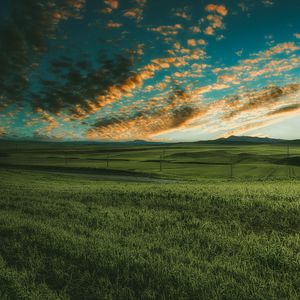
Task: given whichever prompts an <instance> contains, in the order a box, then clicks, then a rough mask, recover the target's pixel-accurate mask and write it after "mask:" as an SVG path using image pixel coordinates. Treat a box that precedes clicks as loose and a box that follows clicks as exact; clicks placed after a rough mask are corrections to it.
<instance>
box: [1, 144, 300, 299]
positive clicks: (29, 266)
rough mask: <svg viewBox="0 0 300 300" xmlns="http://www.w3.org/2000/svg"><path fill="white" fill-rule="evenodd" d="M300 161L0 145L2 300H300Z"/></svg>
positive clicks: (209, 149) (227, 150) (276, 149)
mask: <svg viewBox="0 0 300 300" xmlns="http://www.w3.org/2000/svg"><path fill="white" fill-rule="evenodd" d="M161 155H162V158H161ZM299 156H300V148H299V147H297V146H294V147H291V148H290V157H287V155H286V149H285V147H284V146H278V145H277V146H274V145H244V146H241V145H240V146H238V145H237V146H220V145H215V146H213V145H194V144H190V145H183V144H179V145H172V146H147V147H146V146H131V147H125V146H119V147H106V146H99V145H98V146H97V145H70V144H61V145H57V144H53V145H52V144H41V145H38V144H35V145H34V144H30V143H28V144H23V145H20V144H18V143H9V144H2V145H1V144H0V191H1V194H0V299H299V298H300V231H299V230H300V184H299V183H300V181H299V177H300V170H299V169H300V167H299V165H298V157H299ZM161 164H162V170H161V171H160V166H161ZM231 168H232V169H231Z"/></svg>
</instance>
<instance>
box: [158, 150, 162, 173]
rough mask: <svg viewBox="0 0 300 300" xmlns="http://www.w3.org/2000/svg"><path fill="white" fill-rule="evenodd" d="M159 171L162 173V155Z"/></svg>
mask: <svg viewBox="0 0 300 300" xmlns="http://www.w3.org/2000/svg"><path fill="white" fill-rule="evenodd" d="M159 171H160V172H161V171H162V154H161V155H160V159H159Z"/></svg>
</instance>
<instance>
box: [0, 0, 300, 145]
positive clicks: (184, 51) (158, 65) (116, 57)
mask: <svg viewBox="0 0 300 300" xmlns="http://www.w3.org/2000/svg"><path fill="white" fill-rule="evenodd" d="M1 5H3V9H2V10H1V22H0V26H1V27H0V28H1V31H0V62H1V65H2V68H1V71H0V81H1V85H0V114H1V119H0V134H1V135H2V136H3V137H15V138H35V139H53V140H100V141H106V140H107V141H110V140H118V141H119V140H135V139H146V140H157V141H196V140H201V139H214V138H218V137H222V136H223V137H226V136H230V135H253V136H254V135H255V136H269V137H276V138H286V139H297V138H300V136H299V132H298V130H297V129H298V128H300V118H299V116H300V82H299V72H300V68H299V67H300V56H299V54H300V20H299V16H298V12H299V11H300V2H298V1H293V0H287V1H280V0H256V1H253V0H252V1H246V0H241V1H239V0H237V1H229V0H228V1H206V0H205V1H204V0H186V1H182V0H175V1H174V0H165V1H156V0H127V1H125V0H97V1H92V0H64V1H55V0H51V1H48V0H37V1H33V0H22V1H21V0H14V1H9V0H5V1H4V2H3V4H1Z"/></svg>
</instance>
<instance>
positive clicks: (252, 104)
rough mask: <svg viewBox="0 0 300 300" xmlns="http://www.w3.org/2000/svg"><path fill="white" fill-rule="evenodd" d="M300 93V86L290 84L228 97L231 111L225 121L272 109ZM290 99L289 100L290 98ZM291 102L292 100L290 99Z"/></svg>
mask: <svg viewBox="0 0 300 300" xmlns="http://www.w3.org/2000/svg"><path fill="white" fill-rule="evenodd" d="M299 91H300V85H298V84H290V85H286V86H284V87H277V86H273V87H268V88H264V89H263V90H261V91H259V92H252V93H246V94H242V95H238V96H234V97H228V98H227V99H226V100H225V101H226V102H227V104H228V106H229V108H230V111H229V112H228V113H225V114H224V117H223V118H224V119H231V118H233V117H236V116H238V115H240V114H241V113H245V112H248V111H251V112H253V111H254V110H258V109H261V108H264V109H266V108H268V109H272V108H273V107H275V109H277V108H276V106H277V105H278V104H279V105H280V104H281V101H280V100H285V99H286V97H288V96H291V95H294V94H295V93H298V92H299ZM288 99H289V98H288ZM289 101H290V99H289Z"/></svg>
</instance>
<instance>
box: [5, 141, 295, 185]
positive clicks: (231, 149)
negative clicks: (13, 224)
mask: <svg viewBox="0 0 300 300" xmlns="http://www.w3.org/2000/svg"><path fill="white" fill-rule="evenodd" d="M3 164H9V165H14V166H16V165H18V166H19V167H20V166H22V167H23V168H27V169H28V168H31V169H39V170H40V169H41V168H42V169H43V170H47V169H48V170H50V171H53V170H54V169H55V168H56V169H57V170H60V171H63V170H65V171H68V172H73V171H74V172H75V171H76V173H97V174H100V173H101V174H109V173H113V174H117V173H118V171H120V172H119V173H120V174H124V172H125V173H126V172H127V175H130V174H131V175H134V176H137V175H143V176H145V175H146V174H148V176H159V177H170V178H174V177H175V178H182V179H188V180H191V179H193V180H199V179H204V178H208V179H225V178H231V177H234V178H240V179H254V180H264V179H274V178H275V179H276V178H277V179H285V178H291V177H292V178H300V145H291V146H290V149H289V156H288V157H287V149H286V145H268V144H261V145H252V144H251V145H206V144H197V143H188V144H173V145H168V144H167V145H166V144H163V145H158V146H145V145H144V146H143V145H133V146H126V144H120V145H113V146H108V145H88V144H87V145H83V144H76V143H74V144H72V143H65V144H64V143H62V144H59V143H44V144H38V143H36V144H32V143H27V144H26V143H25V144H19V143H4V144H2V145H1V144H0V165H3ZM66 169H67V170H66ZM122 172H123V173H122ZM140 173H142V174H140Z"/></svg>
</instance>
